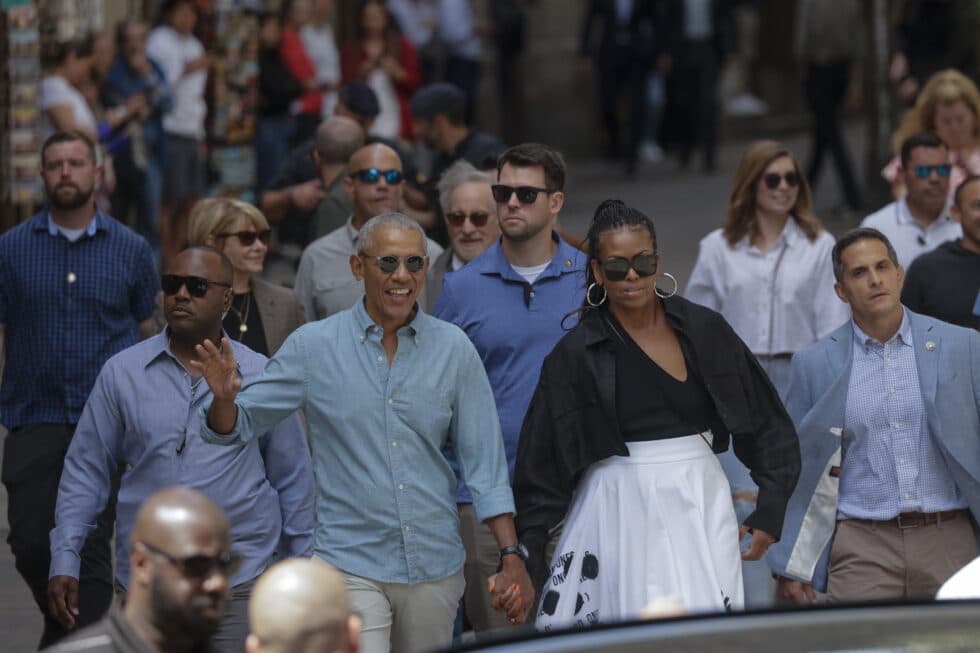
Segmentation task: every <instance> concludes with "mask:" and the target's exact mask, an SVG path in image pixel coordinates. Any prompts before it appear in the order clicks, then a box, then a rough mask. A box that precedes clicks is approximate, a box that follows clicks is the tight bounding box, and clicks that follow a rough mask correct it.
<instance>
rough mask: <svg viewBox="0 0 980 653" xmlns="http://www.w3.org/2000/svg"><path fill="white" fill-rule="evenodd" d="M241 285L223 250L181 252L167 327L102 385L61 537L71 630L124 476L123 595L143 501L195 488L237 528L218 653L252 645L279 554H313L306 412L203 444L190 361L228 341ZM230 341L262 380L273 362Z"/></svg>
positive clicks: (112, 364) (88, 414)
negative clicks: (252, 612) (232, 443)
mask: <svg viewBox="0 0 980 653" xmlns="http://www.w3.org/2000/svg"><path fill="white" fill-rule="evenodd" d="M231 281H232V266H231V262H230V261H229V260H228V259H227V257H226V256H225V255H224V254H222V253H221V252H219V251H218V250H216V249H213V248H211V247H207V246H195V247H190V248H188V249H186V250H184V251H183V252H181V253H180V254H178V255H177V258H176V259H175V260H174V262H173V264H172V265H171V266H170V269H169V270H168V271H167V274H164V275H163V276H162V278H161V286H162V287H163V293H164V313H165V314H166V318H167V328H166V329H164V330H163V331H161V332H160V333H158V334H157V335H155V336H153V337H151V338H149V339H147V340H145V341H143V342H142V343H140V344H137V345H134V346H132V347H130V348H129V349H126V350H124V351H122V352H120V353H119V354H118V355H116V356H114V357H112V358H110V359H109V360H108V362H106V364H105V366H104V367H103V368H102V371H101V373H100V374H99V376H98V378H97V380H96V382H95V387H94V389H93V390H92V394H91V395H90V396H89V399H88V401H87V402H86V404H85V408H84V410H83V411H82V416H81V419H80V420H79V422H78V428H77V429H76V431H75V436H74V438H73V439H72V441H71V445H70V446H69V448H68V454H67V456H66V458H65V467H64V471H63V473H62V475H61V484H60V486H59V488H58V503H57V509H56V511H55V527H54V530H52V531H51V571H50V580H49V582H48V603H49V608H50V610H51V613H52V614H53V615H54V616H55V617H56V618H57V619H58V621H59V622H61V623H62V624H63V625H64V627H66V628H73V627H74V625H75V621H76V617H77V615H78V611H79V606H78V592H77V587H78V580H77V579H78V573H79V552H80V551H81V550H82V546H83V544H84V543H85V540H86V537H87V535H88V534H89V532H90V531H91V530H92V524H93V523H94V522H95V518H96V516H97V515H98V514H99V513H100V512H101V511H102V509H103V507H104V506H105V505H106V502H107V501H108V500H109V497H110V495H111V493H112V492H113V479H114V477H115V476H116V474H117V470H119V469H120V468H121V469H122V480H121V481H120V485H119V501H118V508H117V513H116V517H117V518H116V570H115V578H116V589H117V592H120V593H121V592H124V591H127V590H128V589H129V588H130V587H131V581H132V574H133V572H134V570H133V569H132V568H131V567H130V554H131V553H132V551H131V550H130V539H131V537H130V536H131V533H132V532H133V529H134V523H135V522H136V521H137V520H136V514H137V510H138V509H139V506H140V504H141V503H143V501H144V500H145V499H146V498H147V497H148V496H150V495H151V494H153V493H154V492H155V491H157V490H159V489H160V488H163V487H169V486H178V485H179V486H186V487H189V488H195V489H197V490H199V491H200V492H202V493H204V494H205V495H207V496H208V497H210V498H211V499H212V500H213V501H215V502H216V503H217V504H218V505H219V506H221V508H222V509H223V510H224V512H225V513H226V514H227V515H228V518H229V519H230V520H231V523H232V530H231V538H232V542H233V543H234V546H235V547H236V549H237V550H238V551H239V553H241V554H242V556H243V561H242V565H241V567H240V568H239V569H238V570H237V572H235V573H233V574H231V575H230V578H229V581H230V585H231V590H230V592H231V596H230V599H229V601H228V606H227V609H226V614H225V617H224V619H222V621H221V625H220V627H219V628H218V631H217V633H216V635H215V636H214V643H215V645H216V647H217V648H218V649H219V650H222V651H236V652H238V651H241V650H242V648H243V647H244V644H245V638H246V637H247V635H248V619H247V611H248V599H249V595H250V592H251V588H252V585H253V584H254V582H255V579H256V578H257V577H258V576H259V574H261V573H262V572H263V571H264V570H265V568H266V566H267V565H268V564H269V563H270V562H271V561H272V560H273V558H274V557H275V556H276V555H285V556H308V555H310V552H311V548H312V536H313V471H312V465H311V460H310V453H309V449H308V448H307V444H306V436H305V434H304V433H303V428H302V425H301V423H300V420H299V417H298V416H297V415H296V414H295V412H292V413H290V414H283V415H282V416H281V417H280V419H278V420H276V422H275V423H273V424H270V425H269V427H268V428H267V429H265V430H263V431H262V435H261V436H260V437H258V438H256V439H255V440H253V441H252V442H251V443H250V444H249V445H248V446H246V447H243V448H241V449H234V450H233V449H229V448H226V447H215V446H211V445H209V444H206V443H205V442H204V441H203V440H202V439H201V436H200V424H201V422H200V419H199V418H198V410H199V409H200V408H201V406H203V405H204V404H205V402H207V401H208V400H209V399H210V392H209V391H208V384H207V383H202V378H201V375H200V374H199V373H198V372H197V371H196V370H195V369H194V368H193V367H192V366H191V365H190V361H191V360H193V358H194V356H195V346H197V345H199V344H200V343H202V342H221V341H222V336H223V335H224V333H223V331H222V328H221V318H222V315H223V314H224V313H225V312H226V311H227V310H228V307H229V306H230V305H231V295H232V290H231ZM224 342H225V345H224V347H225V350H226V351H227V352H231V351H234V354H235V357H236V359H237V360H238V370H239V372H240V373H241V374H242V375H243V376H244V377H245V378H246V379H253V378H256V377H257V376H258V374H259V373H260V372H261V370H262V368H263V367H264V365H265V362H266V358H265V356H262V355H261V354H257V353H255V352H253V351H252V350H250V349H249V348H248V347H246V346H244V345H242V344H241V343H239V342H233V343H229V342H228V341H227V339H225V341H224ZM151 544H152V543H151Z"/></svg>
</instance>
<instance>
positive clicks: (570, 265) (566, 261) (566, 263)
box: [565, 258, 572, 268]
mask: <svg viewBox="0 0 980 653" xmlns="http://www.w3.org/2000/svg"><path fill="white" fill-rule="evenodd" d="M565 267H566V268H570V267H572V259H570V258H567V259H565Z"/></svg>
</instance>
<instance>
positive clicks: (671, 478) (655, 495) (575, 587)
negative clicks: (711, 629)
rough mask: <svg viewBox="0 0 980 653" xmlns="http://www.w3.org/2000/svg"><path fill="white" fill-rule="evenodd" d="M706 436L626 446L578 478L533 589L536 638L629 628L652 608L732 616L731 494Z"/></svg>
mask: <svg viewBox="0 0 980 653" xmlns="http://www.w3.org/2000/svg"><path fill="white" fill-rule="evenodd" d="M710 437H711V434H710V433H706V434H697V435H689V436H685V437H681V438H672V439H668V440H653V441H648V442H629V443H627V448H628V449H629V452H630V455H629V456H628V457H626V456H613V457H611V458H606V459H605V460H601V461H599V462H597V463H595V464H594V465H592V466H591V467H590V468H589V469H588V470H587V471H586V473H585V474H584V475H583V477H582V480H581V481H580V483H579V487H578V489H577V491H576V493H575V498H574V499H573V501H572V505H571V508H570V509H569V511H568V515H567V517H566V520H565V527H564V530H563V533H562V536H561V540H560V541H559V543H558V547H557V548H556V549H555V557H554V559H553V560H552V563H551V572H550V577H549V578H548V580H547V581H546V583H545V586H544V588H543V590H542V597H541V603H540V606H539V610H538V614H537V618H536V620H535V626H536V627H537V628H538V629H539V630H551V629H552V628H564V627H570V626H591V625H594V624H597V623H600V622H601V623H608V622H613V621H621V620H624V619H635V618H638V617H639V616H640V613H641V611H642V610H643V609H644V608H645V607H646V606H648V605H649V604H651V603H652V602H653V601H655V600H656V599H674V600H677V601H679V602H680V604H681V605H682V606H683V608H684V609H685V610H686V611H687V612H689V613H698V612H721V611H730V610H736V609H741V608H742V605H743V595H742V568H741V557H740V554H739V547H738V522H737V521H736V519H735V511H734V509H733V508H732V497H731V490H730V488H729V485H728V481H727V479H726V478H725V473H724V472H723V471H722V469H721V465H720V464H719V462H718V458H717V456H715V454H714V452H712V450H711V446H710V445H709V442H710Z"/></svg>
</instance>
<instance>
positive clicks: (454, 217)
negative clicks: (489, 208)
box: [446, 211, 490, 227]
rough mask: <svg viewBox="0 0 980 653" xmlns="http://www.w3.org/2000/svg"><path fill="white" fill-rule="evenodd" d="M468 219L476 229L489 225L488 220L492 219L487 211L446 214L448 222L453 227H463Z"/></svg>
mask: <svg viewBox="0 0 980 653" xmlns="http://www.w3.org/2000/svg"><path fill="white" fill-rule="evenodd" d="M466 218H469V219H470V222H472V223H473V226H474V227H482V226H484V225H486V224H487V220H489V219H490V214H489V213H487V212H486V211H473V212H472V213H469V214H467V213H463V212H462V211H452V212H450V213H447V214H446V222H448V223H449V224H450V225H452V226H453V227H462V226H463V223H464V222H466Z"/></svg>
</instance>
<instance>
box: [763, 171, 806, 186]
mask: <svg viewBox="0 0 980 653" xmlns="http://www.w3.org/2000/svg"><path fill="white" fill-rule="evenodd" d="M784 179H785V180H786V185H787V186H789V187H790V188H796V187H797V186H799V185H800V176H799V175H798V174H796V173H795V172H787V173H786V174H785V175H781V174H779V173H778V172H770V173H769V174H767V175H766V176H764V177H763V178H762V180H763V181H764V182H766V188H768V189H769V190H776V189H777V188H779V182H781V181H783V180H784Z"/></svg>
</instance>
